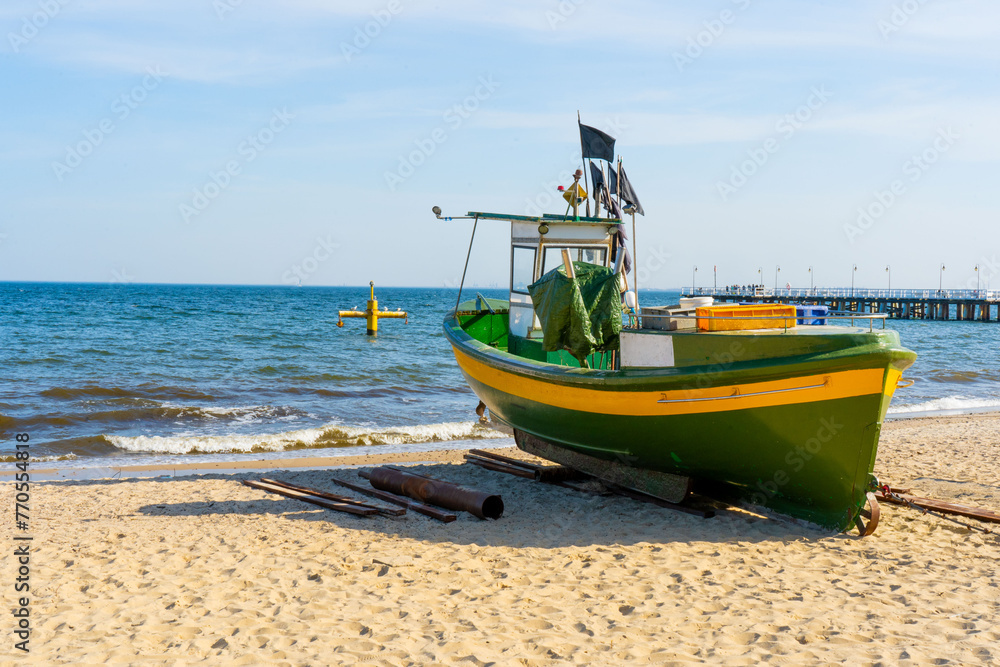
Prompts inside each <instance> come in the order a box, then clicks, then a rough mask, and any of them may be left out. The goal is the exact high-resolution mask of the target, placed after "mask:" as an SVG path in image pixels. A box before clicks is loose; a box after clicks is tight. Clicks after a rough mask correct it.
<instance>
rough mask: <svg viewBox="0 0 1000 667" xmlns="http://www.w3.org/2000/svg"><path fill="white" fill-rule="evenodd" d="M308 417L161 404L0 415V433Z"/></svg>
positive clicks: (273, 410)
mask: <svg viewBox="0 0 1000 667" xmlns="http://www.w3.org/2000/svg"><path fill="white" fill-rule="evenodd" d="M309 416H311V415H310V414H309V413H308V412H306V411H305V410H301V409H298V408H292V407H288V406H283V405H279V406H274V405H246V406H234V407H205V406H186V405H174V404H171V403H162V404H156V403H153V404H151V405H134V406H132V407H125V408H119V409H115V410H101V411H95V412H76V413H68V414H43V415H34V416H30V417H20V418H14V417H10V416H7V415H0V432H2V431H8V430H12V429H15V428H16V429H20V430H25V429H32V428H44V427H66V426H76V425H79V424H100V423H109V424H116V423H136V422H172V423H177V422H213V421H219V420H224V421H231V422H236V423H240V424H256V423H263V422H276V421H288V420H291V419H297V418H300V417H309Z"/></svg>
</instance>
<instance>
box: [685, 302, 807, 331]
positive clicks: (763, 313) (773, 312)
mask: <svg viewBox="0 0 1000 667" xmlns="http://www.w3.org/2000/svg"><path fill="white" fill-rule="evenodd" d="M695 314H696V315H697V316H698V329H699V330H701V331H736V330H741V329H784V328H786V327H794V326H795V306H787V305H784V304H778V303H760V304H752V305H748V306H740V305H735V304H733V305H726V306H707V307H704V308H698V309H697V310H696V311H695ZM785 316H787V319H785ZM709 317H711V318H729V317H732V318H736V317H768V318H774V319H766V320H749V319H747V320H744V319H731V320H730V319H709Z"/></svg>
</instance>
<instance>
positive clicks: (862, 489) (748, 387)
mask: <svg viewBox="0 0 1000 667" xmlns="http://www.w3.org/2000/svg"><path fill="white" fill-rule="evenodd" d="M503 318H505V315H504V314H503V313H495V314H492V315H486V314H483V313H469V312H465V313H463V312H462V311H459V313H458V316H457V317H456V316H455V315H453V316H451V317H449V318H447V319H446V320H445V324H444V330H445V334H446V336H447V337H448V339H449V341H450V343H451V344H452V346H453V349H454V351H455V356H456V359H457V361H458V363H459V366H460V367H461V369H462V372H463V373H464V375H465V377H466V379H467V381H468V383H469V385H470V387H471V388H472V389H473V391H475V393H476V394H477V395H478V396H479V398H480V399H481V400H482V401H483V402H484V403H485V404H486V405H487V406H488V407H489V409H490V413H491V416H492V417H493V418H494V419H496V420H498V421H501V422H504V423H506V424H508V425H510V426H511V427H513V428H515V429H518V430H520V431H523V432H525V433H528V434H531V435H533V436H535V437H538V438H541V439H543V440H545V441H548V442H550V443H553V444H555V445H557V446H560V447H564V448H566V449H568V450H572V451H575V452H579V453H582V454H587V455H590V456H593V457H597V458H601V459H605V460H609V461H615V462H618V463H624V464H627V465H630V466H634V467H636V468H640V469H646V470H654V471H660V472H666V473H671V474H676V475H683V476H689V477H691V478H693V479H695V480H698V481H699V482H702V483H710V484H714V485H715V486H716V487H717V488H718V489H719V490H721V491H723V492H725V493H728V494H733V495H736V496H739V497H741V498H743V499H745V500H747V501H749V502H751V503H754V504H758V505H764V506H768V507H771V508H773V509H775V510H777V511H779V512H782V513H786V514H789V515H791V516H795V517H798V518H802V519H805V520H808V521H811V522H814V523H817V524H819V525H821V526H825V527H828V528H831V529H836V530H846V529H849V528H850V527H852V526H853V525H854V522H855V519H856V518H857V517H858V515H859V513H860V512H861V511H862V509H863V508H864V506H865V503H866V499H867V495H866V494H867V493H868V491H870V490H871V487H872V484H873V481H874V477H873V474H872V473H873V468H874V463H875V457H876V453H877V447H878V438H879V432H880V429H881V425H882V420H883V419H884V416H885V412H886V409H887V408H888V405H889V401H890V399H891V396H892V392H893V390H894V389H895V386H896V382H897V381H898V379H899V376H900V374H901V373H902V371H903V370H905V368H907V367H908V366H909V365H910V364H912V363H913V360H914V359H915V357H916V355H915V354H914V353H913V352H911V351H909V350H906V349H903V348H901V347H900V346H899V340H898V336H897V335H896V334H895V332H892V331H873V332H867V331H864V332H861V331H858V330H851V329H847V328H832V327H826V328H824V329H826V330H828V331H826V332H824V333H822V335H809V336H804V335H803V336H795V337H787V338H784V339H781V338H780V337H777V336H775V335H773V334H772V335H766V336H765V335H761V334H759V333H753V332H727V333H726V334H725V335H722V334H720V335H712V334H697V333H691V334H687V336H686V337H684V336H677V337H675V340H676V341H677V342H676V344H677V346H678V349H679V350H680V351H681V353H680V355H679V358H678V362H677V363H678V365H677V366H675V367H671V368H654V369H650V368H642V369H625V370H603V369H597V370H590V369H582V368H579V367H573V365H572V364H573V362H572V361H569V360H567V359H566V358H565V357H564V356H559V355H558V354H554V353H550V354H553V355H554V356H552V357H551V358H547V359H545V360H539V359H531V358H527V357H526V356H521V355H519V354H511V353H510V352H509V351H506V350H509V349H510V348H511V347H514V348H515V349H517V347H518V346H517V345H516V344H515V345H511V344H510V343H512V342H514V341H512V340H511V338H512V337H509V335H508V334H507V332H506V329H505V326H503V325H504V324H505V322H504V319H503ZM460 322H461V323H460ZM470 333H471V334H472V335H470ZM793 338H794V339H793ZM734 346H735V347H734ZM522 347H523V341H522ZM734 349H738V350H739V351H740V352H742V354H737V355H733V354H731V351H732V350H734ZM781 349H784V350H786V351H792V352H794V354H791V355H787V356H780V350H781ZM595 361H596V362H597V363H596V364H595V365H598V366H599V365H600V362H601V360H595ZM706 361H708V363H705V362H706Z"/></svg>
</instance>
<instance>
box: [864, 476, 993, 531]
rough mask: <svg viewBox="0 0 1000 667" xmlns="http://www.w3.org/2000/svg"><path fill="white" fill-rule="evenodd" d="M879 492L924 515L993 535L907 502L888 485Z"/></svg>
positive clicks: (978, 527) (884, 485)
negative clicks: (930, 515)
mask: <svg viewBox="0 0 1000 667" xmlns="http://www.w3.org/2000/svg"><path fill="white" fill-rule="evenodd" d="M879 490H880V491H881V492H882V495H883V496H885V497H886V498H893V499H895V500H897V501H898V502H899V503H901V504H903V505H906V506H907V507H909V508H910V509H915V510H917V511H919V512H921V513H923V514H933V515H934V516H936V517H938V518H939V519H944V520H945V521H951V522H952V523H957V524H958V525H960V526H965V527H966V528H968V529H969V530H978V531H979V532H981V533H986V534H987V535H992V534H993V531H991V530H987V529H986V528H983V527H982V526H974V525H972V524H970V523H965V522H964V521H959V520H958V519H952V518H951V517H950V516H947V515H945V514H941V513H940V512H935V511H934V510H929V509H927V508H926V507H921V506H920V505H918V504H916V503H914V502H911V501H909V500H907V499H906V498H904V497H903V496H901V495H899V494H898V493H893V492H892V491H891V490H890V489H889V485H888V484H883V485H882V486H881V487H880V488H879Z"/></svg>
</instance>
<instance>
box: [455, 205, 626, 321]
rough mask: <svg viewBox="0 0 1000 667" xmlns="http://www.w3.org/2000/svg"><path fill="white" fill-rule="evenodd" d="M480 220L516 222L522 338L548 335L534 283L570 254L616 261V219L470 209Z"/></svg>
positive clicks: (516, 317) (514, 305)
mask: <svg viewBox="0 0 1000 667" xmlns="http://www.w3.org/2000/svg"><path fill="white" fill-rule="evenodd" d="M469 215H470V216H476V217H478V218H479V219H480V220H507V221H509V222H510V324H509V326H510V333H511V334H512V335H514V336H520V337H522V338H529V339H540V338H542V327H541V324H540V323H539V321H538V317H536V316H535V310H534V306H533V305H532V303H531V296H530V295H529V294H528V285H530V284H531V283H533V282H535V281H536V280H538V279H539V278H541V277H542V276H543V275H545V274H546V273H548V272H549V271H551V270H552V269H554V268H556V267H558V266H559V265H561V264H562V263H563V254H562V251H563V250H568V251H569V255H570V259H571V260H572V261H575V262H587V263H589V264H597V265H599V266H610V261H611V249H612V243H613V242H614V241H613V234H614V232H615V230H616V228H617V225H618V224H619V223H620V222H621V221H620V220H618V219H616V218H588V217H582V216H581V217H579V218H573V217H569V216H562V215H550V214H546V215H543V216H540V217H535V216H517V215H502V214H497V213H476V212H470V213H469Z"/></svg>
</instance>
